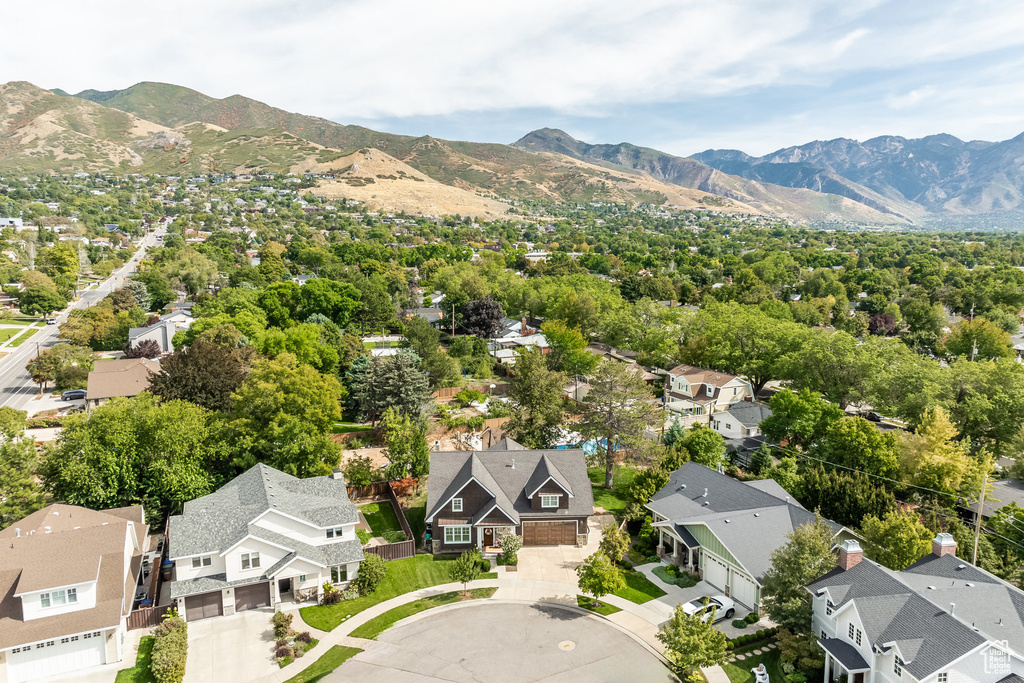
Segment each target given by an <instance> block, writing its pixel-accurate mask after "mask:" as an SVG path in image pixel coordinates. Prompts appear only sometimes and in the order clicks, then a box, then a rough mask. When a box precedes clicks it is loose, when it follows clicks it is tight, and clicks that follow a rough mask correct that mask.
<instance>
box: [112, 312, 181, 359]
mask: <svg viewBox="0 0 1024 683" xmlns="http://www.w3.org/2000/svg"><path fill="white" fill-rule="evenodd" d="M191 325H192V313H191V312H189V311H187V310H184V309H182V310H177V311H172V312H171V313H165V314H164V315H162V316H160V320H159V321H157V322H155V323H153V324H152V325H146V326H145V327H133V328H131V329H129V330H128V343H129V344H131V345H132V346H138V345H139V344H140V343H141V342H144V341H146V340H148V339H152V340H153V341H155V342H156V343H157V344H159V345H160V353H161V354H164V353H174V344H173V343H172V341H171V340H173V339H174V333H175V332H177V331H178V330H187V329H188V328H189V327H191Z"/></svg>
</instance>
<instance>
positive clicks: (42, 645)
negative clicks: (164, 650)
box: [0, 504, 148, 683]
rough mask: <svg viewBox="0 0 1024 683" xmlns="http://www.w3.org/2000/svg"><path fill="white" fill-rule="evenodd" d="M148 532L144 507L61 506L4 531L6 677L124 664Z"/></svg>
mask: <svg viewBox="0 0 1024 683" xmlns="http://www.w3.org/2000/svg"><path fill="white" fill-rule="evenodd" d="M147 531H148V527H147V526H146V524H145V523H144V521H143V511H142V507H141V506H134V507H127V508H117V509H114V510H106V511H104V512H97V511H95V510H89V509H86V508H82V507H77V506H74V505H61V504H56V505H50V506H49V507H46V508H43V509H42V510H38V511H36V512H34V513H32V514H31V515H29V516H28V517H25V518H24V519H22V520H20V521H18V522H15V523H14V524H12V525H11V526H9V527H7V528H6V529H4V530H2V531H0V681H6V683H21V681H30V680H33V679H36V678H41V677H44V676H54V675H56V674H62V673H68V672H72V671H78V670H80V669H85V668H88V667H93V666H98V665H100V664H110V663H113V662H119V661H121V659H122V656H123V650H124V640H125V633H126V632H127V618H128V614H129V613H130V612H131V609H132V601H133V599H134V597H135V586H136V584H137V582H138V577H139V572H140V571H141V568H142V554H143V552H142V543H143V542H144V540H145V538H146V533H147Z"/></svg>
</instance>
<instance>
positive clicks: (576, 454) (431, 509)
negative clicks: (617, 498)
mask: <svg viewBox="0 0 1024 683" xmlns="http://www.w3.org/2000/svg"><path fill="white" fill-rule="evenodd" d="M512 443H515V442H512ZM516 445H518V444H516ZM542 463H543V464H542ZM513 465H514V466H513ZM538 470H540V473H538ZM541 476H543V479H542V480H541V481H540V482H538V481H537V480H538V478H540V477H541ZM548 477H552V478H555V477H557V479H556V481H558V480H561V481H560V483H559V485H560V486H563V488H565V489H566V491H567V492H569V493H571V494H572V495H571V496H570V497H569V499H568V508H566V509H559V510H550V509H549V510H544V511H543V512H541V511H534V510H533V507H532V505H531V503H530V501H529V499H527V489H528V488H529V485H530V483H531V482H535V483H536V484H537V485H538V486H539V485H540V484H542V483H543V481H546V480H547V479H548ZM472 479H475V480H476V481H477V482H479V483H480V485H481V486H483V487H484V488H486V489H487V490H488V491H490V492H491V495H492V496H493V500H491V501H488V502H486V503H485V504H484V506H483V507H484V508H490V507H491V505H492V504H493V503H495V502H496V503H497V504H498V506H499V507H500V508H501V509H502V510H504V511H505V512H506V513H507V514H508V515H509V516H510V517H514V518H515V520H514V521H516V523H518V522H519V521H520V517H530V516H543V517H551V516H567V517H583V516H590V515H592V514H594V495H593V491H592V490H591V486H590V477H588V476H587V463H586V456H585V455H584V453H583V451H582V450H581V449H561V450H495V449H491V450H487V451H482V452H480V453H477V452H476V451H448V452H444V451H442V452H435V453H431V454H430V487H429V488H428V490H427V519H428V520H430V519H433V518H434V516H435V515H436V514H437V513H438V512H439V511H440V510H441V508H443V507H444V506H445V505H446V504H447V503H448V501H449V500H450V499H451V498H452V496H454V495H455V494H456V493H457V492H458V491H460V490H462V489H463V488H464V487H465V486H466V484H467V483H469V481H471V480H472ZM478 512H479V510H466V516H467V517H471V516H473V515H475V514H476V513H478Z"/></svg>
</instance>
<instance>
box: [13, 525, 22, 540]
mask: <svg viewBox="0 0 1024 683" xmlns="http://www.w3.org/2000/svg"><path fill="white" fill-rule="evenodd" d="M14 537H15V538H21V527H15V529H14Z"/></svg>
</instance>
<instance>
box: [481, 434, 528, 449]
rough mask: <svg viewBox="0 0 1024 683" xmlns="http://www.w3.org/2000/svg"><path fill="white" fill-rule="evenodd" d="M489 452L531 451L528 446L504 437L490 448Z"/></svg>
mask: <svg viewBox="0 0 1024 683" xmlns="http://www.w3.org/2000/svg"><path fill="white" fill-rule="evenodd" d="M487 450H489V451H528V450H530V449H529V448H527V447H526V446H524V445H522V444H520V443H518V442H516V441H513V440H512V439H510V438H508V437H507V436H506V437H502V438H501V439H500V440H498V441H496V442H494V445H493V446H491V447H490V448H488V449H487Z"/></svg>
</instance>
